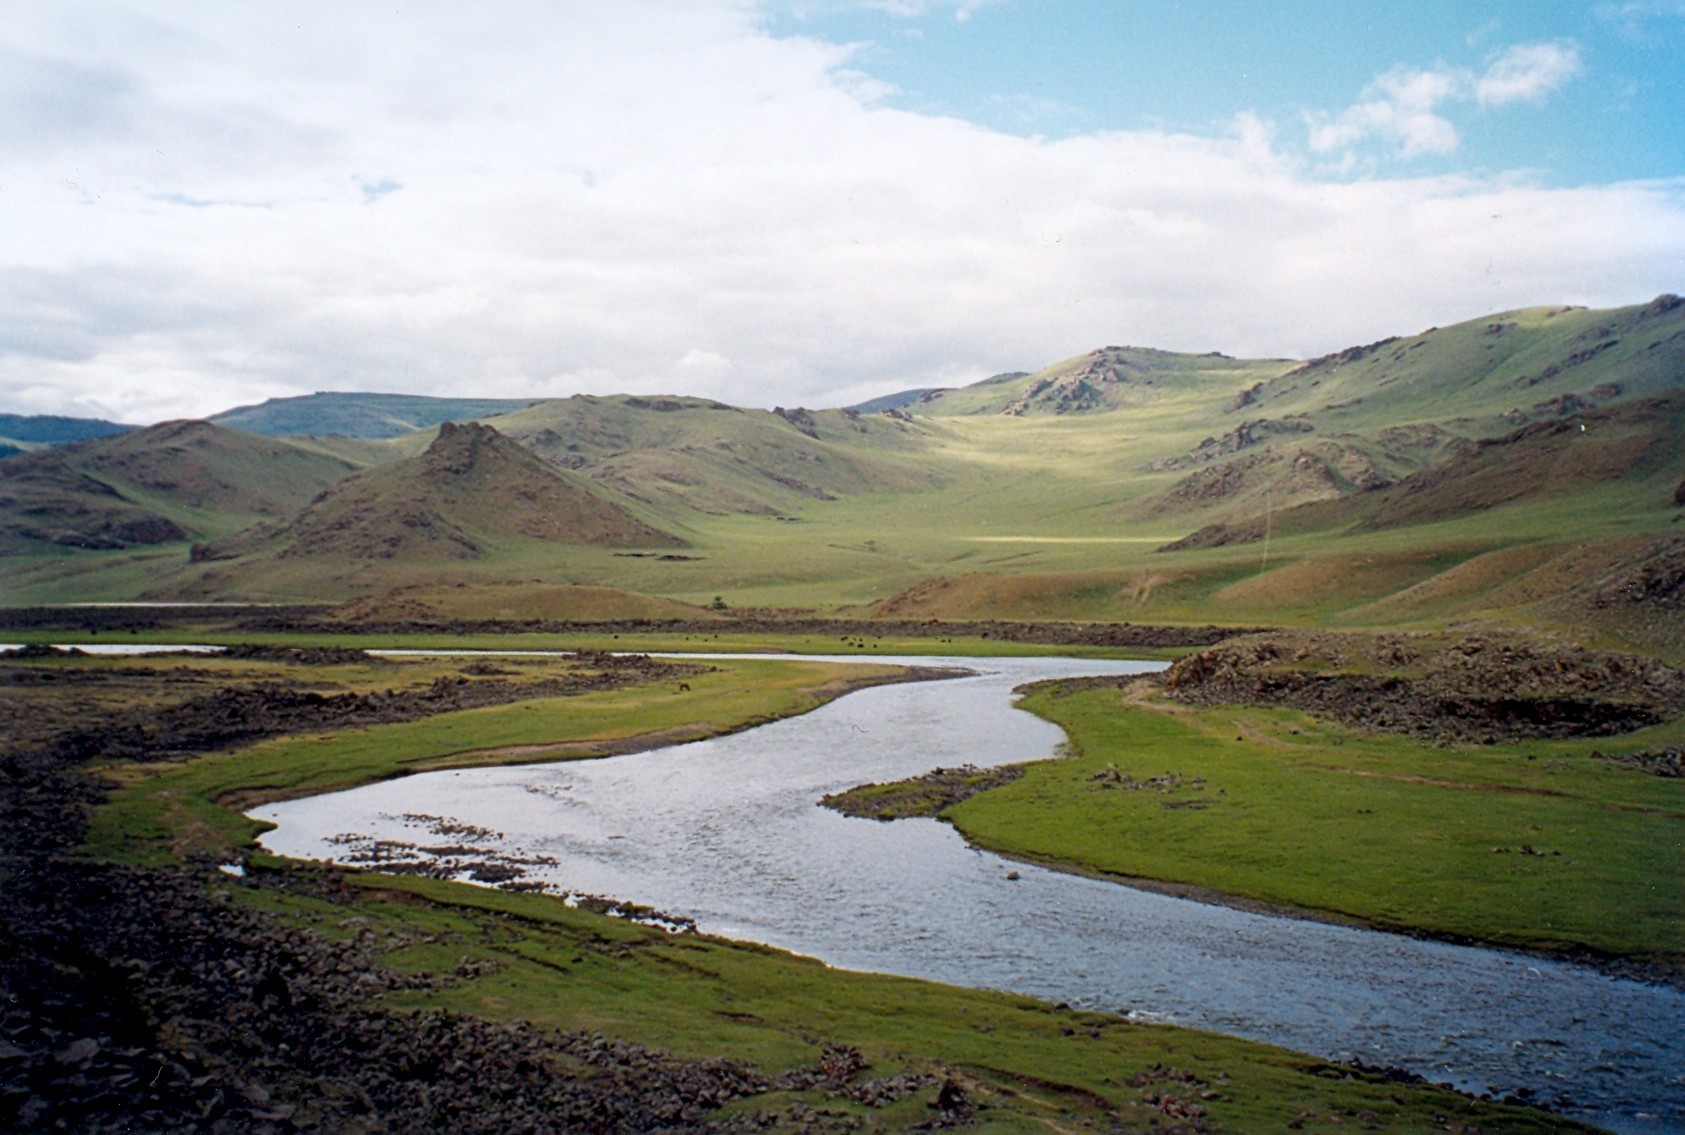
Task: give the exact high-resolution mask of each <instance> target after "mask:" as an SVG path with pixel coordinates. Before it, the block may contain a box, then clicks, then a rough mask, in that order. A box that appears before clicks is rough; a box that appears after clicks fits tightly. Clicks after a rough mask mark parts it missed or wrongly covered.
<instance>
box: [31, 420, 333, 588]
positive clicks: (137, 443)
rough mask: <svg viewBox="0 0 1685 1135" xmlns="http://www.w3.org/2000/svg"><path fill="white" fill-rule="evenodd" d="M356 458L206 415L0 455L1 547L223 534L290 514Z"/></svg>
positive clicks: (106, 544) (113, 545) (98, 545)
mask: <svg viewBox="0 0 1685 1135" xmlns="http://www.w3.org/2000/svg"><path fill="white" fill-rule="evenodd" d="M357 468H358V466H357V465H356V464H354V463H353V462H351V461H349V460H347V459H346V458H344V457H341V456H337V455H334V454H331V453H326V452H322V451H319V450H316V449H313V448H310V447H307V446H302V445H298V444H293V443H289V442H284V441H277V440H273V439H270V438H261V437H254V436H252V435H250V434H245V433H240V432H238V431H235V430H227V429H223V428H221V427H219V426H214V425H210V424H209V423H206V422H195V421H181V422H165V423H163V424H161V425H157V426H152V427H149V428H147V429H142V430H133V431H126V432H122V433H119V434H115V435H111V436H108V437H104V438H99V439H95V440H92V441H84V442H79V443H75V444H69V445H63V446H57V447H54V448H52V449H46V450H39V451H36V452H32V453H24V454H19V455H17V456H14V457H10V458H8V459H6V460H5V461H3V462H0V555H19V554H24V553H27V552H29V551H32V550H38V549H39V548H41V547H42V546H45V545H54V546H62V547H69V548H83V549H95V550H112V549H121V548H127V547H134V546H144V545H154V544H166V543H173V542H179V541H185V540H187V539H189V538H191V537H200V538H204V537H211V536H220V535H224V534H226V533H229V532H232V531H235V530H237V529H240V528H243V527H245V526H247V525H249V524H252V523H254V522H256V521H259V520H262V519H266V518H276V517H282V516H287V515H289V514H291V513H292V512H294V511H296V510H297V509H299V508H300V507H302V506H303V505H304V504H305V503H306V502H307V501H309V500H310V499H311V498H312V497H314V496H315V495H316V494H318V493H320V492H322V491H323V490H324V489H326V488H327V487H328V486H330V485H333V484H335V483H336V482H338V481H340V480H342V479H344V478H345V477H347V476H349V475H350V474H351V473H353V472H355V471H356V470H357Z"/></svg>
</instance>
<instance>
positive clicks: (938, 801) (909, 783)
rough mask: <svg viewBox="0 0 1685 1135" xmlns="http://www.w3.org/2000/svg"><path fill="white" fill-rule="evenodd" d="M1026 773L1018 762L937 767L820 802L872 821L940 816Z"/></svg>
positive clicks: (838, 810)
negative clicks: (992, 765)
mask: <svg viewBox="0 0 1685 1135" xmlns="http://www.w3.org/2000/svg"><path fill="white" fill-rule="evenodd" d="M1023 775H1024V770H1023V769H1022V768H1020V767H1018V766H1017V765H1002V766H1000V767H999V768H989V769H979V768H978V767H976V766H975V765H961V766H960V767H959V768H936V769H931V770H930V771H929V772H927V773H924V774H923V775H921V776H915V777H910V778H908V779H906V780H898V781H893V782H891V783H887V784H862V785H858V786H856V787H854V788H850V789H848V790H846V791H844V792H833V793H831V794H830V795H829V796H825V797H823V798H822V799H820V801H819V803H820V804H822V805H824V806H825V807H827V808H830V809H831V810H832V811H836V812H841V813H842V814H843V815H845V816H858V817H860V818H862V819H868V820H901V819H907V818H909V817H912V816H937V815H940V814H941V813H942V812H943V811H944V810H945V809H947V808H950V807H952V806H953V805H955V804H958V803H959V802H960V801H962V800H969V799H970V798H971V797H973V796H975V795H977V794H978V793H979V792H987V791H988V790H989V789H991V788H999V787H1000V786H1001V785H1003V784H1011V783H1012V782H1013V781H1015V780H1017V779H1018V778H1019V777H1021V776H1023Z"/></svg>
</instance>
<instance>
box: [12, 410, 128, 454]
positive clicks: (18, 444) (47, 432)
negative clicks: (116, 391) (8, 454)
mask: <svg viewBox="0 0 1685 1135" xmlns="http://www.w3.org/2000/svg"><path fill="white" fill-rule="evenodd" d="M139 428H140V427H139V426H125V425H122V424H120V423H117V422H108V421H105V420H104V419H101V418H63V417H58V416H56V415H53V414H0V445H4V446H8V447H9V448H11V449H13V450H25V449H33V448H35V447H37V446H43V445H64V444H65V443H66V442H72V441H89V440H91V439H93V438H101V437H113V436H115V435H117V434H121V433H128V432H129V431H131V430H137V429H139Z"/></svg>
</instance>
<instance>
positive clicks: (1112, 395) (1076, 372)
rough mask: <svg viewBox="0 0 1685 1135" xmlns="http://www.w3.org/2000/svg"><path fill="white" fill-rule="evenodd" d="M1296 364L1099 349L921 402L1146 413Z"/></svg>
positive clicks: (1009, 411)
mask: <svg viewBox="0 0 1685 1135" xmlns="http://www.w3.org/2000/svg"><path fill="white" fill-rule="evenodd" d="M1292 365H1293V362H1292V361H1291V360H1279V359H1262V360H1260V359H1231V358H1229V357H1228V356H1227V355H1220V354H1206V355H1189V354H1182V353H1179V352H1176V351H1160V350H1155V349H1152V348H1148V347H1102V348H1100V349H1099V350H1097V351H1089V352H1088V353H1087V354H1084V355H1078V356H1077V357H1076V358H1072V359H1066V360H1064V361H1063V362H1058V363H1054V364H1053V365H1052V366H1050V367H1045V368H1043V369H1042V370H1039V371H1036V372H1035V373H1034V374H1023V373H1020V372H1012V373H1008V374H999V375H995V376H994V377H993V378H986V379H984V380H983V381H982V382H977V383H973V384H972V385H970V386H964V387H960V388H958V389H955V390H937V391H932V392H930V393H928V394H925V395H923V396H921V397H920V398H919V400H918V404H917V405H918V412H919V413H925V414H1006V415H1009V416H1014V417H1022V416H1026V415H1028V416H1036V415H1042V414H1093V413H1105V412H1109V411H1112V410H1119V409H1124V408H1126V407H1131V406H1142V405H1147V404H1150V403H1153V402H1156V401H1158V400H1160V399H1162V398H1164V397H1167V396H1183V395H1186V394H1188V393H1189V392H1191V391H1193V390H1196V389H1201V388H1204V389H1211V388H1214V387H1218V388H1222V389H1224V390H1229V389H1233V388H1234V387H1235V385H1236V383H1237V381H1239V380H1242V379H1244V380H1245V381H1248V382H1250V381H1253V380H1257V381H1263V380H1265V379H1268V378H1273V377H1275V376H1276V375H1278V374H1280V373H1282V372H1283V371H1286V370H1288V369H1289V368H1291V367H1292Z"/></svg>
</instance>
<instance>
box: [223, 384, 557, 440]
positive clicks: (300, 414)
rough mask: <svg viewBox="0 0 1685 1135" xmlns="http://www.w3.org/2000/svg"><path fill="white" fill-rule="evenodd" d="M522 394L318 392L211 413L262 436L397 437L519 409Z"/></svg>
mask: <svg viewBox="0 0 1685 1135" xmlns="http://www.w3.org/2000/svg"><path fill="white" fill-rule="evenodd" d="M531 404H532V400H531V399H520V398H427V397H422V396H420V395H414V394H349V393H318V394H305V395H301V396H299V397H296V398H271V399H269V400H268V401H267V402H262V403H260V404H258V405H256V406H240V407H237V408H235V409H233V410H225V411H223V412H222V413H220V414H213V415H211V417H210V419H209V420H210V421H212V422H215V423H216V424H217V425H221V426H227V427H229V428H230V429H237V430H244V431H246V432H247V433H254V434H262V435H263V436H264V437H329V436H332V435H336V434H337V435H339V436H341V437H360V438H377V439H378V438H393V437H400V436H402V435H404V434H408V433H414V432H416V431H417V430H425V429H430V428H432V427H433V426H436V425H438V424H440V423H441V422H466V421H472V420H473V419H476V418H488V417H492V416H494V415H497V414H506V413H509V412H511V411H514V410H520V409H523V408H525V407H526V406H529V405H531Z"/></svg>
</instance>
